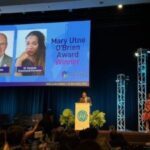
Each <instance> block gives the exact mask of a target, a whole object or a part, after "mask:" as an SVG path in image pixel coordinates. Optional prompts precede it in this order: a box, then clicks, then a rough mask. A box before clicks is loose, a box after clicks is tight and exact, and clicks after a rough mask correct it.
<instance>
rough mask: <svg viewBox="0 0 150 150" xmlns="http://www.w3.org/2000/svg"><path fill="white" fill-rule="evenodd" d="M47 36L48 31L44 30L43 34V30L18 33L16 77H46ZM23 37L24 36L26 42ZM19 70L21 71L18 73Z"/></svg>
mask: <svg viewBox="0 0 150 150" xmlns="http://www.w3.org/2000/svg"><path fill="white" fill-rule="evenodd" d="M45 34H46V30H43V32H42V30H41V31H39V30H36V31H30V32H29V31H28V33H27V32H26V31H25V30H22V31H21V30H20V31H18V37H17V39H18V40H17V50H16V64H15V66H16V72H15V76H33V75H37V76H38V75H39V76H41V75H44V72H45V71H44V70H45V53H46V52H45V51H46V45H45ZM22 35H23V36H24V41H23V39H22ZM35 67H36V69H35ZM24 68H25V70H24ZM32 68H33V70H32ZM18 69H20V70H21V71H18Z"/></svg>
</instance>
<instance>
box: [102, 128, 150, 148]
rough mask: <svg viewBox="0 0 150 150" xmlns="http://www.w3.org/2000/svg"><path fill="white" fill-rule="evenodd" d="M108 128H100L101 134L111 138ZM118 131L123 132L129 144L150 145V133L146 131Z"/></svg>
mask: <svg viewBox="0 0 150 150" xmlns="http://www.w3.org/2000/svg"><path fill="white" fill-rule="evenodd" d="M109 133H110V131H108V130H100V131H99V135H100V136H103V137H104V136H105V137H106V138H108V139H109ZM117 133H121V134H122V135H123V136H124V138H125V139H126V140H127V141H128V143H129V144H138V145H148V146H150V133H145V132H137V131H118V132H117Z"/></svg>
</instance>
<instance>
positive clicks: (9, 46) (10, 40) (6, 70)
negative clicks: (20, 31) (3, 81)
mask: <svg viewBox="0 0 150 150" xmlns="http://www.w3.org/2000/svg"><path fill="white" fill-rule="evenodd" d="M13 46H14V31H0V76H6V75H10V73H11V67H12V57H13Z"/></svg>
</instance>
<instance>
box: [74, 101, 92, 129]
mask: <svg viewBox="0 0 150 150" xmlns="http://www.w3.org/2000/svg"><path fill="white" fill-rule="evenodd" d="M89 127H90V103H76V104H75V130H83V129H86V128H89Z"/></svg>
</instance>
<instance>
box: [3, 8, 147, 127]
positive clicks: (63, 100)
mask: <svg viewBox="0 0 150 150" xmlns="http://www.w3.org/2000/svg"><path fill="white" fill-rule="evenodd" d="M8 18H9V20H8ZM149 18H150V5H132V6H125V7H124V9H123V10H117V8H116V7H108V8H97V9H92V8H91V9H82V10H71V11H70V10H69V11H58V12H39V13H26V14H21V13H20V14H7V15H4V14H2V15H1V16H0V24H15V23H34V22H53V21H66V20H84V19H90V20H91V22H92V28H91V61H90V68H91V69H90V78H91V81H90V87H89V88H84V87H0V114H9V115H11V116H14V115H16V114H25V115H31V114H34V113H42V112H44V111H46V110H47V109H48V108H51V109H52V110H53V111H54V113H55V121H56V122H58V119H59V115H60V113H61V112H62V110H63V109H64V108H71V109H72V110H73V111H74V104H75V102H76V101H78V99H79V97H80V96H81V93H82V91H87V93H88V95H89V96H90V97H91V98H92V101H93V106H92V110H95V109H99V110H101V111H104V112H105V113H106V120H107V123H106V124H105V126H104V128H105V129H107V128H108V126H109V125H116V103H117V102H116V82H115V81H116V76H117V74H118V73H124V74H126V75H129V77H130V80H129V82H128V84H127V92H126V126H127V129H129V130H137V96H136V95H137V86H136V84H137V82H136V80H137V77H136V75H137V72H136V67H137V65H136V63H137V62H136V58H135V57H134V52H135V51H136V50H137V48H140V47H142V48H150V19H149ZM148 84H149V80H148ZM148 89H149V86H148Z"/></svg>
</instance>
